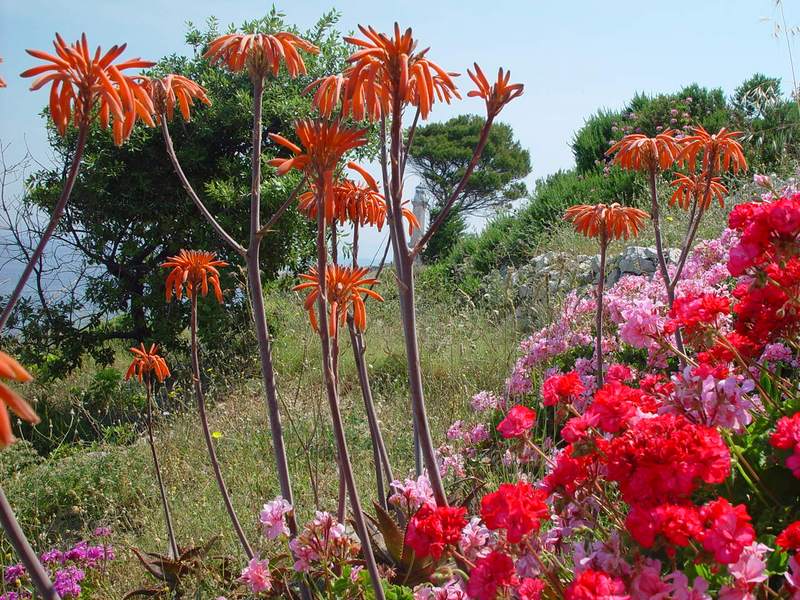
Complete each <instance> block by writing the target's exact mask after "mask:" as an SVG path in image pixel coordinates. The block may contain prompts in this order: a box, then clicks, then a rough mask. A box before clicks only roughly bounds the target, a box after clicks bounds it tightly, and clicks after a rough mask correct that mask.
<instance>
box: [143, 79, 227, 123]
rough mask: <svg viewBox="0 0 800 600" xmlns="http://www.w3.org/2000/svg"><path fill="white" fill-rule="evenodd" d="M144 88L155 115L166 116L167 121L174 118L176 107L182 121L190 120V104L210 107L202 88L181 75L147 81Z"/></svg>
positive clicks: (209, 101)
mask: <svg viewBox="0 0 800 600" xmlns="http://www.w3.org/2000/svg"><path fill="white" fill-rule="evenodd" d="M146 88H147V95H148V96H149V98H150V99H151V101H152V105H153V108H154V111H155V113H156V114H157V115H166V116H167V120H168V121H172V119H173V118H174V117H175V107H176V106H177V107H178V110H180V112H181V115H182V116H183V120H184V121H191V120H192V104H194V103H195V102H202V103H203V104H205V105H206V106H211V100H209V98H208V95H207V94H206V90H205V89H204V88H203V86H201V85H200V84H198V83H195V82H194V81H192V80H191V79H189V78H188V77H184V76H183V75H175V74H170V75H167V76H165V77H162V78H160V79H149V80H148V81H147V84H146Z"/></svg>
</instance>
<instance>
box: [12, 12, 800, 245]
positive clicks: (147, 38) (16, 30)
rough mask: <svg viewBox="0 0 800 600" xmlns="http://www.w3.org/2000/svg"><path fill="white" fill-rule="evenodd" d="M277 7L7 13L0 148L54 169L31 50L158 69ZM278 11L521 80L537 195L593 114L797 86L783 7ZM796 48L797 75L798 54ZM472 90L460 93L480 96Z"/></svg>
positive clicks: (443, 115)
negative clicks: (378, 34) (393, 39)
mask: <svg viewBox="0 0 800 600" xmlns="http://www.w3.org/2000/svg"><path fill="white" fill-rule="evenodd" d="M269 7H270V4H269V3H266V2H258V1H254V0H213V1H211V0H172V1H170V2H166V1H162V0H136V1H135V2H134V1H132V0H70V1H67V0H0V56H2V57H3V58H4V59H5V62H4V63H2V64H0V73H2V75H3V76H4V78H5V79H6V81H7V82H8V84H9V87H8V88H7V89H5V90H3V91H2V92H0V141H2V143H3V145H10V148H9V153H10V154H11V155H12V156H13V155H14V154H15V153H16V152H21V151H22V148H23V147H24V145H25V144H27V146H28V147H29V148H30V149H31V151H32V152H33V153H34V155H35V156H37V157H38V158H41V159H46V158H47V146H46V138H45V133H44V127H43V125H42V123H41V120H40V118H39V117H38V113H39V111H40V110H41V107H42V106H43V104H44V103H45V102H46V100H47V97H46V96H47V94H46V92H42V91H40V92H36V93H33V92H29V91H27V87H28V85H27V82H25V81H23V80H21V79H20V78H19V77H18V74H19V73H20V72H21V71H23V70H24V69H25V68H27V67H28V66H30V65H32V64H34V61H33V59H31V57H29V56H27V55H26V54H25V53H24V49H25V48H40V49H49V48H50V47H51V44H50V43H51V40H52V38H53V34H54V32H55V31H58V32H60V33H61V34H62V35H63V36H64V37H65V38H66V39H68V40H72V39H75V38H77V37H78V36H79V35H80V33H81V32H82V31H86V33H87V34H88V36H89V41H90V43H91V44H93V45H96V44H100V45H102V46H103V47H107V46H110V45H111V44H113V43H116V42H119V41H121V40H122V41H127V42H128V48H129V52H128V53H126V56H135V55H138V56H142V57H144V58H151V59H158V58H160V57H161V56H163V55H166V54H170V53H172V52H184V51H187V48H186V46H185V44H184V43H183V38H184V32H185V22H186V21H187V20H191V21H194V22H195V23H202V22H203V21H204V20H205V19H206V18H207V17H208V16H210V15H214V16H217V17H218V18H219V19H220V21H221V23H222V24H223V25H225V24H227V23H236V24H238V23H240V22H242V21H243V20H245V19H250V18H254V17H256V16H259V15H261V14H263V13H265V12H266V11H267V10H268V9H269ZM277 7H278V8H279V9H280V10H282V11H283V12H285V13H286V17H287V20H288V21H289V22H293V23H297V24H298V25H299V26H300V27H301V28H305V27H307V26H310V25H312V24H313V23H314V22H315V21H316V19H317V17H318V16H319V15H320V14H321V13H322V12H323V11H325V10H328V9H330V8H333V7H336V8H337V9H339V10H340V11H341V12H342V20H341V22H340V29H341V30H342V31H345V32H347V31H350V30H352V29H354V28H355V27H356V25H357V24H359V23H364V24H371V25H373V26H375V27H377V28H379V29H383V30H386V29H389V28H390V27H391V26H392V24H393V22H394V21H395V20H397V21H399V22H400V24H401V25H402V26H412V27H413V28H414V32H415V34H416V36H417V37H418V38H419V39H420V40H421V43H422V44H423V45H430V46H431V47H432V48H431V51H430V54H429V56H430V57H431V58H433V60H435V61H437V62H438V63H439V64H440V65H442V66H443V67H445V68H447V69H448V70H454V71H459V72H462V73H465V72H466V68H467V67H468V66H470V65H471V64H472V62H473V61H475V60H477V61H478V62H479V63H480V64H481V66H483V67H485V68H486V69H488V70H489V71H491V70H494V69H496V68H497V67H498V66H504V67H507V68H510V69H511V71H512V74H513V79H514V80H515V81H521V82H523V83H525V85H526V90H525V95H524V96H523V97H522V98H520V99H518V100H516V101H515V102H514V103H512V104H511V105H510V106H508V107H507V108H506V109H505V111H504V112H503V114H502V120H504V121H506V122H508V123H510V124H511V125H512V126H513V128H514V130H515V132H516V134H517V136H518V138H519V140H520V141H521V143H522V145H523V146H525V147H527V148H528V149H529V150H530V152H531V156H532V161H533V167H534V172H533V175H532V176H531V183H532V182H533V180H534V179H535V178H537V177H541V176H543V175H546V174H548V173H552V172H553V171H556V170H558V169H559V168H568V167H570V166H571V165H572V163H573V161H572V154H571V151H570V149H569V142H570V140H571V138H572V135H573V133H574V132H575V130H576V129H577V128H579V127H580V126H581V124H582V123H583V121H584V119H585V118H586V117H587V116H588V115H589V114H591V113H592V112H594V111H595V110H597V109H598V108H600V107H608V108H617V107H620V106H621V105H623V104H624V103H625V102H626V101H627V100H628V99H629V98H630V97H631V96H632V95H633V94H634V93H635V92H647V93H655V92H662V91H672V90H675V89H677V88H679V87H681V86H683V85H685V84H689V83H693V82H697V83H699V84H701V85H705V86H709V87H721V88H723V89H724V90H725V92H726V93H728V94H730V93H731V92H732V91H733V89H734V88H735V87H736V86H737V85H738V84H739V83H741V82H742V81H743V80H744V79H745V78H746V77H748V76H749V75H751V74H752V73H754V72H757V71H760V72H764V73H766V74H768V75H775V76H779V77H781V78H782V79H783V81H784V89H785V90H788V89H790V88H791V85H792V84H791V81H792V77H791V69H790V66H789V57H788V53H787V48H786V41H785V39H784V38H780V39H776V38H775V37H773V35H772V32H773V23H772V22H770V21H769V20H763V19H764V18H767V19H776V18H779V13H778V11H777V9H776V8H775V4H774V0H693V1H690V0H672V1H663V0H638V1H635V2H634V1H628V0H619V1H613V0H612V1H606V2H598V1H594V0H561V1H551V0H528V1H523V0H493V1H491V2H476V1H472V0H461V1H455V0H445V1H442V0H427V1H418V0H407V1H405V2H385V1H378V0H371V1H367V0H339V1H338V2H336V3H332V2H330V1H324V2H320V1H317V0H300V1H298V0H295V1H294V2H292V3H285V4H277ZM785 10H786V19H787V22H788V24H789V25H790V26H791V25H796V24H800V2H798V1H797V0H787V2H786V6H785ZM791 43H792V46H793V50H794V54H795V59H796V63H797V62H798V59H800V45H799V44H797V40H792V42H791ZM464 79H465V77H464V78H461V84H460V85H461V87H467V88H469V87H470V85H469V83H470V82H468V81H464ZM481 111H482V106H481V103H480V102H479V101H477V100H474V99H467V100H464V101H462V102H458V103H456V104H455V105H454V106H452V107H444V108H439V109H437V110H435V111H434V114H433V119H436V120H442V119H447V118H449V117H451V116H453V115H455V114H459V113H467V112H481ZM413 184H414V182H413V180H412V181H409V182H408V184H407V187H406V190H407V194H408V195H409V196H410V195H411V193H413ZM376 240H377V238H375V237H374V236H370V243H374V242H375V241H376Z"/></svg>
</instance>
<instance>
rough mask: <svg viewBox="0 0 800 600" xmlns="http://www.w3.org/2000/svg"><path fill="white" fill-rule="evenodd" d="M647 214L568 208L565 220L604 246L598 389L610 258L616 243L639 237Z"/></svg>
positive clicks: (597, 206) (632, 210) (597, 328)
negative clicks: (612, 242)
mask: <svg viewBox="0 0 800 600" xmlns="http://www.w3.org/2000/svg"><path fill="white" fill-rule="evenodd" d="M646 218H647V213H646V212H644V211H643V210H640V209H638V208H633V207H630V206H621V205H619V204H617V203H616V202H615V203H614V204H611V205H608V206H607V205H605V204H595V205H592V204H577V205H575V206H571V207H569V208H568V209H567V212H566V213H565V214H564V219H565V220H567V221H569V222H571V223H572V224H573V226H574V227H575V230H576V231H577V232H578V233H580V234H582V235H585V236H586V237H590V238H595V239H597V240H598V243H599V245H600V273H599V275H598V279H597V309H596V311H595V355H596V360H597V387H602V386H603V377H604V374H603V295H604V292H605V282H606V255H607V253H608V244H609V242H611V241H612V240H618V239H622V238H624V239H626V240H627V239H628V238H629V237H631V236H636V235H638V234H639V229H640V228H641V226H642V222H643V221H644V220H645V219H646Z"/></svg>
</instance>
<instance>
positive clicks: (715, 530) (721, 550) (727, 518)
mask: <svg viewBox="0 0 800 600" xmlns="http://www.w3.org/2000/svg"><path fill="white" fill-rule="evenodd" d="M700 518H701V519H702V520H703V522H704V523H703V524H704V526H705V531H704V533H703V535H702V542H703V548H705V549H706V550H707V551H709V552H711V553H712V554H713V555H714V560H716V561H717V562H718V563H722V564H731V563H735V562H736V561H737V560H739V556H741V554H742V550H744V548H745V546H749V545H750V544H752V543H753V540H755V538H756V535H755V531H754V530H753V526H752V525H751V524H750V515H749V514H747V507H746V506H745V505H744V504H737V505H736V506H732V505H731V503H730V502H728V501H727V500H726V499H725V498H718V499H717V500H714V501H712V502H709V503H708V504H706V505H704V506H703V507H701V508H700Z"/></svg>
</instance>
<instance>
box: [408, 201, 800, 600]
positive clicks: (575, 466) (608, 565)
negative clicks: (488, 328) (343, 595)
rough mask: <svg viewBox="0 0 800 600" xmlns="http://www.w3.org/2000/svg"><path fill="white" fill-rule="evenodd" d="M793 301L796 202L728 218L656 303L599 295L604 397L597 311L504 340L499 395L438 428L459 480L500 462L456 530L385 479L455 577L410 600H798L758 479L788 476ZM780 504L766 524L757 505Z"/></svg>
mask: <svg viewBox="0 0 800 600" xmlns="http://www.w3.org/2000/svg"><path fill="white" fill-rule="evenodd" d="M770 189H771V188H770ZM670 269H671V271H670V275H671V276H672V277H673V278H674V276H675V273H676V270H675V267H674V266H671V267H670ZM798 299H800V194H798V193H796V192H795V190H793V189H789V190H788V191H786V192H785V193H783V194H776V193H774V192H772V191H770V193H765V194H764V196H763V197H761V198H759V199H757V200H756V201H754V202H751V203H747V204H742V205H739V206H737V207H736V208H734V210H733V211H732V213H731V215H730V220H729V229H727V230H725V232H723V234H722V235H721V236H720V237H719V238H718V239H716V240H710V241H705V242H701V243H699V244H698V245H697V246H696V247H695V248H694V249H693V250H692V252H690V254H689V256H688V260H687V261H686V264H685V268H684V269H683V273H682V275H681V278H680V279H679V281H678V283H677V285H676V287H675V301H674V303H672V308H670V301H669V298H668V294H667V289H666V286H665V285H664V282H663V280H662V279H661V277H660V275H659V274H656V275H654V276H653V277H645V276H627V277H623V278H622V279H621V280H620V281H619V282H617V283H616V284H615V285H614V286H612V287H611V289H609V290H608V291H607V292H606V295H605V302H604V310H605V311H606V313H607V315H606V319H605V320H604V321H605V323H606V327H607V331H604V337H603V348H602V350H603V353H604V355H605V357H604V362H605V363H606V364H608V365H609V366H608V367H607V368H605V369H604V371H605V373H604V382H605V383H604V385H603V386H602V387H599V388H598V385H597V377H596V375H597V373H596V369H597V361H596V357H595V355H594V348H593V343H592V342H593V329H592V328H593V318H592V317H593V312H594V311H595V308H596V304H595V301H594V299H593V298H592V297H590V296H589V297H587V296H585V295H582V294H580V293H579V292H574V293H572V294H570V295H569V296H567V298H566V299H565V301H564V303H563V308H562V311H561V313H560V314H559V315H558V316H557V317H556V319H555V321H554V322H553V323H552V324H551V325H549V326H547V327H545V328H544V329H542V330H540V331H537V332H535V333H534V334H533V335H531V336H530V337H529V338H527V339H526V340H524V341H523V342H522V344H521V345H520V350H521V357H520V358H519V359H518V360H517V362H516V364H515V365H514V368H513V370H512V373H511V376H510V377H509V378H508V380H507V382H506V388H505V393H504V395H503V397H502V398H500V397H498V396H495V395H493V394H491V393H490V392H482V393H480V394H478V395H476V396H475V397H474V398H473V400H472V402H471V403H472V406H473V408H474V409H475V414H476V420H475V421H473V422H464V421H459V422H457V423H456V424H454V425H453V427H451V428H450V430H449V431H448V444H447V446H446V447H445V448H446V455H447V461H449V462H450V463H452V462H454V461H456V460H460V464H461V468H462V473H461V474H460V475H459V476H460V477H467V478H469V477H475V478H477V479H480V480H483V476H484V475H485V474H486V468H487V465H498V464H502V465H503V469H504V470H503V473H504V479H505V481H507V483H502V484H500V485H499V486H498V487H496V488H495V489H490V490H488V491H486V492H484V493H483V496H482V498H481V499H480V502H479V503H478V504H479V509H476V511H475V513H476V514H475V515H474V516H472V517H470V516H469V514H464V513H462V512H461V509H457V510H458V519H457V523H458V524H459V525H461V526H462V529H461V532H460V536H457V535H456V531H455V529H456V521H455V520H446V519H445V518H444V517H445V515H444V513H442V515H441V517H438V516H435V515H437V513H438V511H441V510H442V509H441V508H437V507H436V506H435V505H434V504H433V500H432V498H430V494H429V492H428V491H426V490H425V487H424V481H425V480H424V478H423V479H420V480H407V481H406V482H404V483H402V484H401V483H399V482H396V484H395V493H394V495H393V496H392V502H393V504H394V505H395V506H398V507H403V509H404V510H406V511H408V514H409V515H412V514H414V512H415V511H417V510H418V511H419V512H418V516H417V517H414V519H412V526H410V527H409V529H410V530H412V531H414V534H413V535H412V536H411V537H412V538H415V537H417V533H416V530H417V529H418V528H419V527H418V525H417V524H416V523H415V522H414V521H415V520H417V519H418V520H419V521H421V522H424V523H425V524H426V526H427V527H428V529H427V530H426V531H430V532H433V535H429V537H428V538H426V543H427V546H425V547H423V546H420V545H419V543H418V542H417V541H416V540H415V541H414V542H413V545H415V546H419V550H420V551H421V552H427V553H428V555H429V556H434V551H435V552H436V555H435V556H436V557H437V560H438V561H440V562H446V561H449V560H453V561H455V562H456V564H457V565H458V566H459V567H461V568H462V569H463V570H464V571H465V574H464V575H461V574H459V575H457V576H454V577H452V578H450V579H449V580H447V581H444V582H439V583H438V584H437V585H436V586H431V585H423V586H420V587H419V588H418V589H417V590H416V595H415V597H416V598H418V599H420V600H425V599H429V598H437V599H438V598H447V599H458V598H471V599H474V600H490V599H491V600H494V599H495V598H510V599H522V598H525V599H527V598H540V597H563V598H567V599H570V600H583V599H591V600H599V599H609V600H610V599H616V600H645V599H652V598H660V599H663V600H668V599H670V600H671V599H681V600H690V599H691V600H703V599H711V598H721V599H724V600H755V599H756V598H760V597H786V598H800V509H798V508H797V504H796V498H795V496H794V495H793V493H792V492H791V491H786V490H785V489H783V488H784V487H786V486H783V487H774V486H772V482H773V481H776V480H777V479H776V477H777V478H778V479H779V478H780V475H779V474H776V475H775V476H773V477H772V478H768V477H766V476H764V475H763V474H762V473H761V470H762V469H764V468H770V469H774V470H780V469H782V468H787V469H788V471H787V472H786V475H788V474H789V472H791V473H792V474H793V475H794V476H795V477H797V478H800V392H798V388H797V386H796V384H795V383H793V376H795V375H796V374H797V369H798V367H799V366H800V363H799V362H798V357H797V348H798V347H800V345H798V342H799V341H800V339H798V338H800V327H799V326H798V316H799V315H798V312H797V308H798ZM678 332H680V334H681V335H680V337H679V338H677V339H676V333H678ZM615 360H617V361H618V362H614V361H615ZM537 382H541V385H535V384H536V383H537ZM474 432H479V434H478V435H474ZM441 462H442V465H443V467H444V462H445V461H441ZM765 465H766V466H765ZM442 472H443V475H447V474H448V473H450V474H451V475H452V471H448V470H447V469H445V468H443V469H442ZM453 481H454V483H456V479H455V478H454V479H453ZM420 485H422V489H421V490H420V489H419V488H420ZM771 486H772V487H771ZM776 503H777V505H778V506H782V509H781V515H782V516H780V517H777V516H776V513H774V512H767V513H765V512H764V511H763V508H764V507H765V506H770V507H772V506H775V505H776ZM420 506H424V508H422V509H420ZM762 515H763V516H762ZM782 519H784V520H785V521H784V522H783V523H781V520H782ZM445 521H447V523H448V526H450V527H452V529H448V527H447V526H445ZM776 528H777V531H778V532H780V533H779V534H778V535H777V537H775V538H773V537H769V536H770V532H771V531H775V529H776ZM772 535H774V533H773V534H772ZM407 537H408V534H407ZM415 549H417V548H416V547H415ZM773 553H784V554H785V555H787V556H786V557H784V558H783V559H782V560H775V561H773V560H771V558H770V557H771V555H772V554H773ZM665 559H666V560H665ZM768 564H769V565H770V566H769V567H768ZM778 565H784V566H783V567H780V566H778ZM776 568H777V569H781V570H779V571H776V570H775V569H776ZM776 575H782V576H783V579H782V581H783V583H781V581H780V580H779V579H778V578H777V577H775V576H776Z"/></svg>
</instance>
